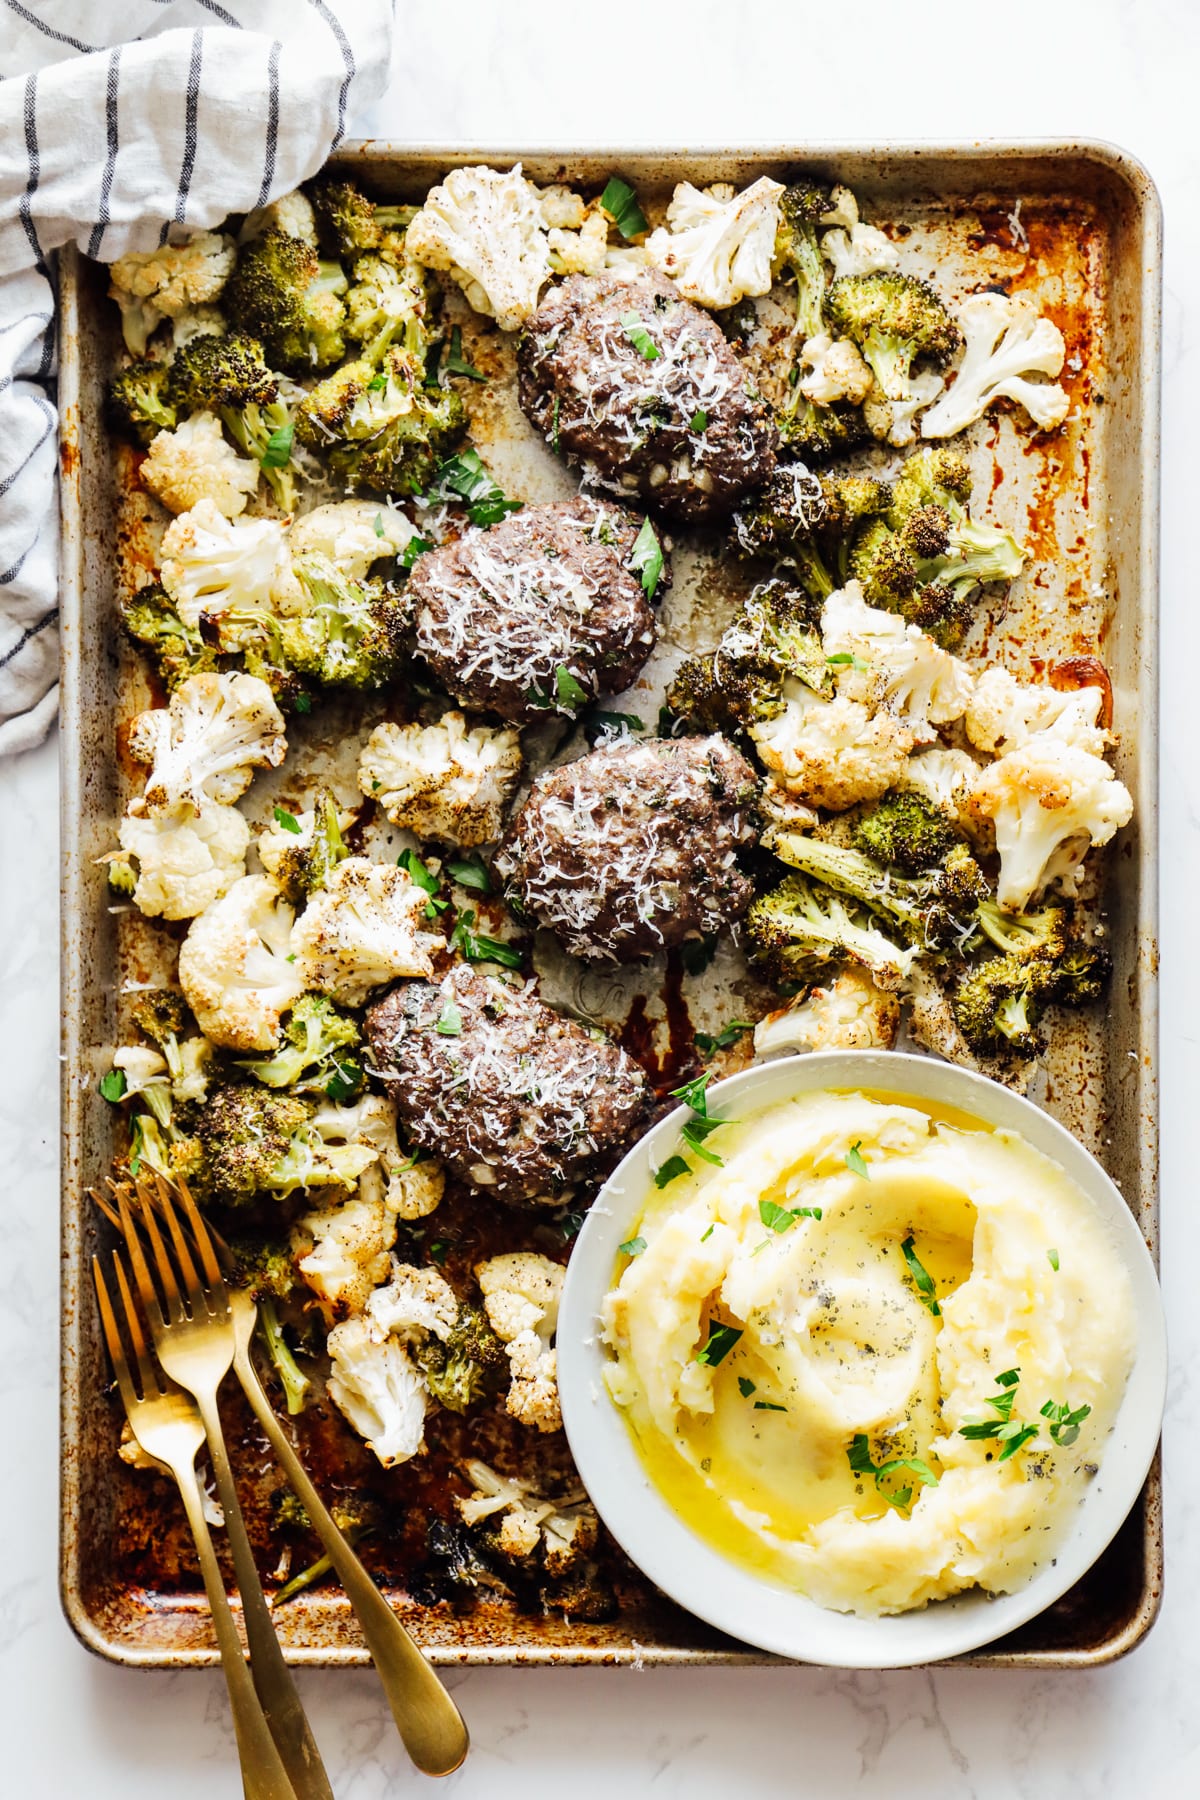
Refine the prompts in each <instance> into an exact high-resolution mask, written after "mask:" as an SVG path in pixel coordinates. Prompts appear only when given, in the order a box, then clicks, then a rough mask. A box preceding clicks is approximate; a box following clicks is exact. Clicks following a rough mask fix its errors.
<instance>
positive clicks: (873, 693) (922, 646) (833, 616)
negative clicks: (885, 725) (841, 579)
mask: <svg viewBox="0 0 1200 1800" xmlns="http://www.w3.org/2000/svg"><path fill="white" fill-rule="evenodd" d="M821 640H822V643H823V644H824V646H825V654H826V657H827V658H829V659H830V661H831V665H832V666H833V667H834V668H835V669H836V670H837V691H838V693H839V695H841V696H842V697H843V698H844V699H849V700H863V701H866V702H867V703H868V704H874V705H876V706H879V705H886V706H888V707H889V708H890V710H891V711H892V712H894V713H896V714H897V716H898V717H899V718H901V719H902V720H903V721H904V723H905V725H907V726H908V727H909V729H910V730H911V731H912V734H913V737H914V739H918V740H931V739H932V738H933V737H934V736H935V733H934V731H933V730H932V729H931V728H932V726H934V725H948V724H950V723H952V722H953V721H954V720H955V719H961V717H962V715H963V712H964V710H965V708H966V707H967V705H968V703H969V702H970V699H971V694H972V688H973V682H972V677H971V672H970V670H969V669H968V668H967V665H966V664H965V663H964V662H960V661H959V659H958V658H957V657H956V656H951V654H950V652H949V651H948V650H942V649H940V648H939V646H938V645H937V644H935V643H934V641H933V639H932V638H931V637H929V636H927V635H926V633H925V632H923V631H920V630H918V628H917V627H916V626H915V625H907V624H905V622H904V620H903V618H902V617H901V616H900V614H899V613H894V612H886V611H883V610H882V609H880V608H879V607H875V606H868V605H867V603H866V601H865V600H864V599H863V595H862V589H861V587H860V586H859V584H858V583H857V582H856V581H851V582H849V583H847V585H846V586H845V587H844V588H840V589H839V590H838V591H837V592H836V593H833V594H831V595H830V596H829V599H828V600H827V601H826V602H825V606H824V608H823V610H822V613H821Z"/></svg>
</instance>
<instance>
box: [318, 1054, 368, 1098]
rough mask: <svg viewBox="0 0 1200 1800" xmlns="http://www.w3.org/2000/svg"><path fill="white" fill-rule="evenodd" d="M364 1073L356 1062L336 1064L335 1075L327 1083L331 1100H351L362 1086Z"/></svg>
mask: <svg viewBox="0 0 1200 1800" xmlns="http://www.w3.org/2000/svg"><path fill="white" fill-rule="evenodd" d="M362 1079H363V1072H362V1070H361V1069H360V1067H359V1066H358V1064H357V1063H355V1062H341V1063H334V1065H333V1074H332V1075H331V1076H330V1077H329V1080H328V1081H327V1082H326V1083H325V1092H326V1095H327V1096H328V1098H329V1099H330V1100H337V1101H342V1100H349V1099H351V1098H352V1097H353V1096H354V1095H355V1094H356V1093H357V1092H358V1090H359V1088H360V1087H361V1086H362Z"/></svg>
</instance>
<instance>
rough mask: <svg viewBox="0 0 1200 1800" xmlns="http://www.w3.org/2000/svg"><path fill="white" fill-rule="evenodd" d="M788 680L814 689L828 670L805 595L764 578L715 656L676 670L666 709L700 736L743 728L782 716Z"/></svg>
mask: <svg viewBox="0 0 1200 1800" xmlns="http://www.w3.org/2000/svg"><path fill="white" fill-rule="evenodd" d="M789 678H796V679H799V680H801V681H803V682H805V683H806V684H807V685H808V686H809V687H813V688H820V687H822V686H825V685H827V684H828V681H829V665H828V662H827V660H826V657H825V651H824V648H823V646H822V643H821V637H820V633H819V631H818V630H817V629H816V624H815V616H814V607H813V604H812V601H811V600H810V598H809V596H808V595H807V594H805V593H804V592H803V591H802V590H801V589H799V588H796V587H793V586H791V585H790V584H789V583H788V582H786V581H781V580H778V579H775V580H772V581H764V582H761V583H760V584H759V585H758V586H757V587H756V588H754V589H753V590H752V592H751V593H750V594H749V596H748V597H747V599H746V601H745V603H744V605H743V607H742V610H741V612H740V613H739V615H738V617H737V618H736V619H735V620H734V622H733V623H732V625H730V627H729V629H728V630H727V631H726V632H725V635H724V636H723V637H722V639H721V642H720V643H719V644H718V646H717V648H716V650H715V651H714V652H713V654H712V655H711V656H698V657H693V658H692V659H691V660H690V661H689V662H686V663H684V664H683V666H682V667H681V668H680V669H679V671H678V672H677V674H676V676H675V679H674V680H673V681H672V683H671V685H670V687H669V688H668V690H667V705H668V707H669V708H670V709H671V711H672V712H673V713H675V714H676V715H677V717H679V718H682V719H686V720H687V721H688V723H689V724H691V725H695V726H698V727H700V728H701V729H702V730H704V731H737V730H744V729H745V728H746V727H747V726H749V725H751V724H753V723H754V721H755V720H758V719H769V718H774V717H775V716H776V715H777V714H778V713H780V712H782V710H783V707H784V695H783V690H784V683H785V682H786V681H787V680H788V679H789Z"/></svg>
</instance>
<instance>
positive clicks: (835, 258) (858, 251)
mask: <svg viewBox="0 0 1200 1800" xmlns="http://www.w3.org/2000/svg"><path fill="white" fill-rule="evenodd" d="M821 254H822V255H823V256H825V257H827V258H828V260H829V261H830V262H831V263H832V264H833V279H834V280H835V281H840V280H841V278H842V276H843V275H873V274H875V273H876V271H877V270H880V269H898V268H899V267H900V252H899V251H898V250H897V249H896V246H895V245H894V244H893V243H890V242H889V240H888V239H887V238H886V237H885V236H884V235H883V233H882V231H879V230H877V229H876V227H875V226H874V225H864V224H862V222H861V221H860V220H857V219H856V220H855V222H854V224H853V225H842V226H837V227H835V229H834V230H833V231H826V232H824V233H823V234H822V237H821Z"/></svg>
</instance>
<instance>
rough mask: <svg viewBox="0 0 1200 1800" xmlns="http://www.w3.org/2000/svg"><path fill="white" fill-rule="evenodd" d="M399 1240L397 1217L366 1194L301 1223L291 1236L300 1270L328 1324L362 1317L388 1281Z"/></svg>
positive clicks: (305, 1217)
mask: <svg viewBox="0 0 1200 1800" xmlns="http://www.w3.org/2000/svg"><path fill="white" fill-rule="evenodd" d="M395 1241H396V1215H395V1213H393V1212H389V1210H388V1208H387V1207H386V1206H385V1205H384V1204H383V1202H382V1201H381V1200H366V1199H363V1197H362V1195H361V1194H355V1195H353V1196H352V1198H350V1199H349V1200H343V1201H342V1203H341V1204H340V1205H339V1206H330V1207H326V1208H325V1209H324V1210H322V1211H320V1212H310V1213H304V1214H303V1215H302V1216H301V1217H300V1218H299V1219H297V1220H296V1223H295V1225H294V1226H293V1228H292V1235H291V1244H292V1249H293V1250H294V1251H295V1253H296V1255H297V1257H298V1259H299V1260H298V1262H297V1265H296V1266H297V1268H298V1269H299V1270H300V1273H301V1275H303V1277H304V1279H305V1281H306V1282H307V1283H308V1285H309V1287H310V1288H311V1289H312V1291H313V1293H314V1294H315V1295H316V1296H317V1299H318V1300H319V1302H320V1304H321V1310H322V1312H323V1313H324V1315H325V1318H326V1320H327V1321H332V1320H334V1319H344V1318H349V1317H350V1316H352V1315H353V1314H355V1313H361V1312H362V1310H363V1308H364V1307H365V1306H366V1304H367V1302H368V1301H369V1300H370V1298H371V1295H372V1294H373V1293H374V1291H375V1289H376V1288H378V1287H379V1285H380V1283H381V1282H385V1281H386V1280H387V1278H388V1272H389V1270H390V1268H391V1258H390V1255H389V1252H390V1250H391V1248H392V1245H393V1244H394V1243H395Z"/></svg>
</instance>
